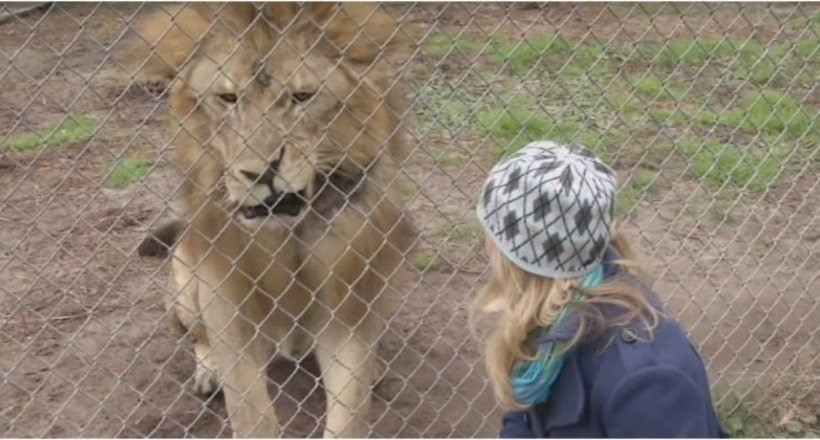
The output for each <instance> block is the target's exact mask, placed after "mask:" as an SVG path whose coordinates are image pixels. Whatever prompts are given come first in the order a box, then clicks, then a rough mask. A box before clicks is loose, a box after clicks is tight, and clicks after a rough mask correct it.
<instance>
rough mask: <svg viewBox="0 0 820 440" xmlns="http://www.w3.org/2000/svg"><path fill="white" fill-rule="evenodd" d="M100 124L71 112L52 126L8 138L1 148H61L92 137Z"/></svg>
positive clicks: (18, 149) (26, 150)
mask: <svg viewBox="0 0 820 440" xmlns="http://www.w3.org/2000/svg"><path fill="white" fill-rule="evenodd" d="M99 126H100V124H99V122H97V120H95V119H93V118H91V117H89V116H86V115H83V114H70V115H68V117H67V118H66V119H65V120H63V121H61V122H59V123H57V124H54V125H52V126H49V127H45V128H42V129H39V130H37V131H36V132H34V133H31V134H25V135H20V136H14V137H11V138H9V139H7V140H6V141H4V142H3V144H2V145H0V150H7V151H11V152H15V153H22V152H28V151H33V150H37V149H39V148H41V147H52V148H59V147H64V146H67V145H72V144H77V143H80V142H85V141H87V140H89V139H91V137H92V136H93V135H94V133H95V132H96V131H97V128H99Z"/></svg>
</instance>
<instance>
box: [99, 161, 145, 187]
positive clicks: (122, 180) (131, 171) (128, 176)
mask: <svg viewBox="0 0 820 440" xmlns="http://www.w3.org/2000/svg"><path fill="white" fill-rule="evenodd" d="M151 164H152V162H151V161H150V160H146V159H142V158H138V157H129V158H125V159H122V160H120V161H119V162H117V163H116V164H114V166H112V167H111V170H110V171H111V174H110V175H109V177H108V182H109V183H110V184H111V186H113V187H114V188H125V187H127V186H129V185H132V184H134V183H136V182H139V181H141V180H142V179H143V178H144V177H145V176H146V175H147V174H148V172H149V171H150V170H151Z"/></svg>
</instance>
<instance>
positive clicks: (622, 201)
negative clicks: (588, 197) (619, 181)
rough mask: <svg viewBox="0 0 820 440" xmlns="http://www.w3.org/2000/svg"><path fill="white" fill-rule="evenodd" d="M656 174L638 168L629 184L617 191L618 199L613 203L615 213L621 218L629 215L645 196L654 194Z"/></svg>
mask: <svg viewBox="0 0 820 440" xmlns="http://www.w3.org/2000/svg"><path fill="white" fill-rule="evenodd" d="M656 176H657V172H655V171H652V170H649V169H646V168H638V169H637V170H635V172H634V173H632V177H631V178H630V179H629V182H628V183H627V184H625V185H624V186H623V187H621V188H620V190H619V191H618V199H617V200H616V202H615V212H616V213H617V214H618V215H621V216H628V215H631V214H632V212H633V211H634V210H635V208H636V207H637V206H638V203H639V202H640V200H641V199H642V198H643V197H644V196H645V195H646V194H650V193H653V192H655V190H656V189H657V188H656V186H655V179H656Z"/></svg>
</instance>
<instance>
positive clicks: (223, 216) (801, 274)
mask: <svg viewBox="0 0 820 440" xmlns="http://www.w3.org/2000/svg"><path fill="white" fill-rule="evenodd" d="M290 6H294V7H293V8H291V7H290ZM290 6H289V5H287V4H278V5H272V4H266V5H265V6H264V7H262V9H261V10H257V9H256V8H255V7H244V6H242V5H223V6H221V7H217V6H215V5H214V4H212V5H211V6H203V5H202V4H200V5H194V4H190V5H187V4H186V5H183V6H173V5H172V6H168V5H164V6H163V5H160V4H150V3H44V4H31V3H28V4H26V3H23V4H14V3H2V4H0V35H2V37H0V59H2V63H0V66H2V71H0V90H1V91H2V92H0V93H2V99H0V251H2V253H0V371H2V373H3V376H2V380H0V401H2V402H3V405H2V406H0V433H2V434H3V435H4V436H7V437H8V436H11V437H35V436H39V437H73V436H81V437H123V436H128V437H158V436H174V437H182V436H206V437H210V436H228V435H234V434H252V435H257V436H263V435H284V436H296V437H309V436H320V435H323V434H324V435H345V434H350V435H358V436H379V437H440V438H441V437H492V436H495V435H496V434H497V430H498V428H499V424H500V410H499V408H498V406H497V405H496V403H495V400H494V397H493V394H492V391H491V389H490V385H489V383H488V380H487V378H486V374H485V372H484V368H483V362H482V358H481V342H480V341H479V340H478V339H476V338H475V337H474V336H473V335H472V334H471V332H470V329H469V325H468V311H469V304H470V301H471V299H472V298H473V295H474V292H475V289H476V286H477V285H479V284H480V283H481V282H482V281H483V280H484V279H485V275H486V270H487V261H486V258H485V257H484V253H483V244H482V240H483V236H482V232H481V229H480V227H479V226H478V225H477V222H476V219H475V218H474V214H473V213H474V211H473V207H474V202H475V200H476V195H477V194H478V188H479V187H480V185H481V183H482V182H483V179H484V177H485V176H486V173H487V170H488V169H489V168H490V167H491V166H492V164H493V163H494V162H496V161H497V160H499V158H501V157H503V156H504V155H506V154H509V153H511V152H514V151H515V150H516V149H518V148H520V147H522V146H523V145H525V144H526V143H527V142H529V141H532V140H539V139H551V140H556V141H561V142H574V143H579V144H583V145H585V146H587V147H589V148H591V149H593V150H594V151H595V152H596V153H597V154H599V155H600V156H601V157H602V158H604V160H606V161H607V162H609V163H611V164H612V165H613V167H614V168H615V169H616V170H617V172H618V174H619V181H620V193H619V200H618V207H617V210H618V214H619V216H620V219H621V220H620V226H621V227H622V228H623V229H625V230H626V232H627V233H628V234H630V236H631V237H632V239H633V240H634V245H635V247H636V248H637V249H638V250H639V251H640V254H641V255H642V262H643V263H644V265H645V268H646V269H648V270H647V272H648V275H649V278H650V279H649V281H650V282H651V283H652V285H653V287H654V288H655V290H656V291H657V292H658V293H659V294H660V295H661V296H662V298H663V299H664V301H665V302H666V303H667V305H668V307H669V308H670V310H671V311H672V312H673V313H674V314H675V315H676V316H677V317H678V318H679V319H680V321H681V322H682V323H683V325H684V326H685V327H686V328H687V329H688V330H689V333H690V336H691V338H692V340H693V342H694V343H695V345H696V346H697V347H698V349H699V350H700V353H701V355H702V357H703V359H704V361H705V363H706V365H707V368H708V370H709V374H710V379H711V381H712V384H713V386H714V394H715V398H716V401H717V402H718V406H719V412H720V414H721V417H722V419H723V421H724V424H725V425H726V427H727V429H728V430H729V431H730V432H731V433H732V434H734V435H742V436H761V435H766V436H772V435H794V436H815V437H816V436H817V435H818V432H820V424H818V417H820V400H818V396H820V374H819V373H818V371H820V342H818V341H820V335H818V328H820V325H819V324H820V309H818V300H817V295H816V293H817V291H818V289H820V283H818V273H820V263H818V261H820V259H818V245H817V242H818V239H820V227H819V226H818V221H817V218H818V216H819V215H820V212H818V207H820V198H818V197H817V195H816V194H817V192H818V183H819V182H820V178H818V176H819V175H820V174H819V173H820V168H818V165H819V164H820V154H818V150H820V142H818V141H820V123H819V122H818V109H819V108H820V92H818V73H817V72H820V53H818V47H820V7H818V6H817V5H816V4H810V3H798V4H792V3H788V4H786V3H776V4H764V3H749V4H725V3H724V4H697V3H692V4H690V3H686V4H684V3H672V4H664V3H642V4H629V3H617V4H605V3H597V4H566V3H543V4H542V3H498V4H496V3H389V4H383V5H377V6H378V7H377V8H375V9H374V8H369V7H364V8H363V9H356V8H357V7H355V6H354V7H345V8H342V9H339V8H336V7H335V6H332V5H331V6H328V5H321V4H314V5H311V6H306V5H290ZM348 6H349V5H348ZM371 6H374V5H371ZM371 9H372V10H371ZM151 14H155V15H153V17H154V19H153V20H155V21H154V22H152V23H153V25H149V26H147V27H146V26H143V25H141V24H140V23H143V21H141V20H143V19H144V18H145V17H149V16H151ZM163 24H164V26H165V27H164V28H162V31H161V32H157V29H159V28H160V27H162V26H160V25H163ZM152 26H153V27H152ZM203 36H204V38H201V37H203ZM162 41H166V42H167V41H172V42H173V44H174V45H173V46H167V45H166V46H163V43H162ZM197 48H199V49H197ZM149 49H150V50H149ZM283 147H284V148H283ZM175 149H176V152H174V150H175ZM283 219H284V220H283ZM408 224H412V227H409V226H408ZM158 230H162V231H164V232H163V233H164V234H165V235H164V236H163V237H161V238H163V239H164V240H165V241H166V242H168V243H172V244H175V245H174V246H173V247H172V249H171V252H173V255H172V256H169V255H157V254H161V253H162V252H160V251H162V250H163V249H164V248H163V247H162V246H157V243H154V246H153V247H151V248H150V249H149V248H146V247H145V245H146V243H148V244H150V242H145V241H144V240H145V239H146V237H148V236H150V234H152V233H156V232H157V231H158ZM146 249H147V250H146ZM180 249H181V250H180ZM149 253H153V255H140V254H149ZM172 274H173V276H172ZM191 280H193V281H191ZM192 286H193V287H192ZM180 287H183V288H182V289H180ZM192 289H193V290H192ZM180 292H183V293H182V294H180ZM191 292H193V293H191ZM214 292H220V293H219V294H214ZM225 292H229V293H226V294H225V295H227V299H222V297H221V296H219V295H221V294H223V293H225ZM230 292H233V293H230ZM385 298H390V301H386V300H385ZM169 299H170V300H176V303H174V305H173V306H172V307H170V308H169V304H168V301H169ZM197 316H198V317H199V318H200V319H201V320H200V321H196V320H195V319H194V318H195V317H197ZM173 321H179V322H181V324H182V330H183V331H182V332H180V331H179V329H176V328H175V326H174V325H172V324H173ZM179 322H178V323H179ZM486 324H487V323H481V322H480V323H478V327H479V328H478V332H479V333H481V331H482V330H483V329H485V326H486ZM202 326H205V327H202ZM177 327H179V326H177ZM206 327H207V331H205V330H204V329H205V328H206ZM205 334H206V335H207V337H203V336H202V335H205ZM240 353H241V354H240ZM309 353H314V354H313V355H311V354H309ZM274 354H279V355H283V356H284V357H288V356H289V357H290V358H296V359H297V360H298V362H294V361H292V360H288V359H283V358H282V356H279V357H277V358H276V359H273V360H272V362H271V366H270V368H269V369H268V370H267V374H265V365H266V364H267V362H268V361H269V360H271V357H272V355H274ZM197 359H200V360H203V362H202V363H198V361H197ZM215 371H220V372H221V374H220V376H219V377H220V380H216V377H217V376H216V373H215ZM225 371H231V372H230V373H226V372H225ZM320 377H324V380H321V379H319V378H320ZM217 388H221V390H222V393H216V392H215V391H216V389H217ZM326 392H327V393H328V394H327V395H326V394H325V393H326ZM368 396H369V398H368ZM368 400H369V403H368Z"/></svg>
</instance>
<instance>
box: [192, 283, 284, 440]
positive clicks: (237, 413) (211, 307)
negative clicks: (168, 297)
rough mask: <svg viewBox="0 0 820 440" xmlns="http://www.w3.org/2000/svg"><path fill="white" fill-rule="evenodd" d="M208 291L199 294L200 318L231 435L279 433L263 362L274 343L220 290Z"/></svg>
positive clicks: (265, 360)
mask: <svg viewBox="0 0 820 440" xmlns="http://www.w3.org/2000/svg"><path fill="white" fill-rule="evenodd" d="M203 284H204V283H203ZM209 293H210V294H209V295H207V296H208V298H205V297H204V296H203V298H202V299H203V302H202V304H203V319H204V321H205V325H206V326H207V328H208V339H209V340H210V342H211V348H212V355H211V357H212V358H213V359H214V361H215V363H216V368H217V370H218V371H219V374H220V376H221V379H222V380H221V383H222V393H223V395H224V397H225V407H226V409H227V412H228V417H229V419H230V421H231V427H232V428H233V431H234V437H254V438H269V437H279V435H280V427H279V420H278V418H277V417H276V413H275V411H274V409H273V401H272V400H271V397H270V395H269V394H268V385H267V383H268V379H267V365H268V362H269V361H270V358H271V356H272V355H273V350H274V347H275V346H274V344H271V343H269V342H267V343H266V342H265V337H264V336H259V333H258V332H257V331H256V328H255V327H256V325H257V324H255V323H254V322H252V321H251V320H250V319H249V318H248V317H247V316H245V315H244V314H243V313H242V311H241V308H240V307H238V306H237V305H235V304H233V303H232V302H231V301H228V300H226V299H225V298H222V297H221V296H220V293H221V292H212V291H210V292H209Z"/></svg>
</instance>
